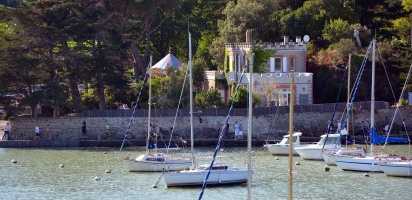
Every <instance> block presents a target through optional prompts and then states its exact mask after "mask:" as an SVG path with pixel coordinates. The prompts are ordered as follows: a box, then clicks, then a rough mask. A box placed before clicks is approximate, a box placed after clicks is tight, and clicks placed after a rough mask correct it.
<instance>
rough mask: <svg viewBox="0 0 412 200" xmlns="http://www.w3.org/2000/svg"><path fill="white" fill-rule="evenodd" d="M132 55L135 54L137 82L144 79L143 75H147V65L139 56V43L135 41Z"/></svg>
mask: <svg viewBox="0 0 412 200" xmlns="http://www.w3.org/2000/svg"><path fill="white" fill-rule="evenodd" d="M131 49H132V54H133V58H134V59H133V71H134V74H133V78H134V80H135V81H137V80H141V79H143V75H144V74H146V71H145V67H144V66H145V63H144V61H143V58H142V56H140V54H139V50H138V49H137V42H136V41H134V42H133V44H132V46H131Z"/></svg>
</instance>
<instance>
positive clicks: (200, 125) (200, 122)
mask: <svg viewBox="0 0 412 200" xmlns="http://www.w3.org/2000/svg"><path fill="white" fill-rule="evenodd" d="M202 122H203V120H202V118H201V117H200V116H199V128H200V130H201V131H203V129H202Z"/></svg>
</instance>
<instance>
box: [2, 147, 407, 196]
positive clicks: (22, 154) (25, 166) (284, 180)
mask: <svg viewBox="0 0 412 200" xmlns="http://www.w3.org/2000/svg"><path fill="white" fill-rule="evenodd" d="M223 149H224V150H222V151H219V154H218V156H219V157H218V159H217V160H216V162H219V161H222V162H226V163H228V164H230V165H232V166H246V164H247V163H246V162H247V151H246V148H245V147H231V148H224V147H223ZM378 149H380V148H379V147H378ZM213 151H214V148H200V149H196V157H197V161H198V162H199V163H200V164H206V163H210V161H211V157H212V155H213ZM393 151H395V153H397V154H400V155H406V154H407V152H408V146H407V145H393V146H387V147H386V149H385V152H393ZM104 152H106V153H104ZM118 152H119V148H102V147H99V148H0V180H1V184H0V199H4V200H13V199H100V200H102V199H145V200H146V199H149V200H151V199H153V200H154V199H182V200H183V199H184V200H186V199H198V197H199V194H200V192H201V188H167V187H166V185H165V183H164V180H163V179H162V178H161V174H162V173H135V172H134V173H132V172H128V171H127V168H126V166H125V163H124V161H123V158H124V156H125V155H130V157H136V156H137V155H140V154H142V153H144V149H138V151H136V150H135V149H133V148H126V149H123V150H122V152H120V153H118ZM275 158H276V156H273V155H270V153H269V152H268V151H267V149H265V148H255V149H253V153H252V166H253V182H252V188H251V191H252V193H251V194H252V199H256V200H257V199H288V198H289V173H288V169H289V165H288V162H289V161H288V157H278V158H279V160H276V159H275ZM13 159H14V160H16V161H17V163H12V162H11V161H12V160H13ZM296 162H300V165H295V163H296ZM293 163H294V165H293V199H317V200H319V199H391V200H396V199H409V198H410V197H411V196H412V187H411V185H412V179H410V178H397V177H388V176H385V175H384V174H383V173H370V174H369V177H365V176H364V174H365V173H363V172H348V171H342V170H340V169H339V168H338V167H334V166H332V167H331V170H330V171H329V172H326V171H325V170H324V166H325V163H324V162H323V161H307V160H302V159H301V158H300V157H296V156H295V157H293ZM61 164H63V165H64V167H63V166H60V165H61ZM106 170H111V173H106ZM96 177H99V178H100V181H96V180H95V178H96ZM158 180H160V181H159V183H158V184H157V186H158V187H157V188H153V187H152V186H153V185H155V184H156V182H157V181H158ZM246 197H247V186H246V184H243V185H236V186H229V187H226V186H225V187H207V188H206V190H205V192H204V195H203V199H210V200H216V199H224V200H240V199H246Z"/></svg>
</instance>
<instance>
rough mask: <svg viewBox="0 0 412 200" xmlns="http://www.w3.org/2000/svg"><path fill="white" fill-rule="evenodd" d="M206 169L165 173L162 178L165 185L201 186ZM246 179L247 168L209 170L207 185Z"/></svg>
mask: <svg viewBox="0 0 412 200" xmlns="http://www.w3.org/2000/svg"><path fill="white" fill-rule="evenodd" d="M207 173H208V171H207V170H202V171H192V170H188V171H181V172H170V173H165V174H164V175H163V178H164V180H165V182H166V185H167V187H183V186H185V187H187V186H193V187H195V186H202V185H203V182H204V180H205V177H206V175H207ZM247 179H248V171H247V168H233V170H231V171H211V173H210V175H209V178H208V181H207V185H214V186H217V185H233V184H241V183H246V182H247Z"/></svg>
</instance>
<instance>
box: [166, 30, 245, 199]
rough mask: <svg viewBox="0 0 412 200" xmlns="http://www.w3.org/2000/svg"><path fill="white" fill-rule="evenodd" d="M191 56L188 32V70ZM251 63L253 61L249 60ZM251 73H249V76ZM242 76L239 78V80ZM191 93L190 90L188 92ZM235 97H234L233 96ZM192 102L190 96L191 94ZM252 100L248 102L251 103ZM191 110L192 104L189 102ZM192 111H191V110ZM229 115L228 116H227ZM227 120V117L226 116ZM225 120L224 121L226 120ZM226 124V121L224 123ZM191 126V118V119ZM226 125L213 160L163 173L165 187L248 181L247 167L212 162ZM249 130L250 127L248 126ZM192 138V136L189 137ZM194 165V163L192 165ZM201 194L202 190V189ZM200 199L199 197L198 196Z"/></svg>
mask: <svg viewBox="0 0 412 200" xmlns="http://www.w3.org/2000/svg"><path fill="white" fill-rule="evenodd" d="M191 59H192V57H191V35H190V33H189V67H190V72H192V71H191V68H192V60H191ZM251 63H253V62H252V61H251ZM251 77H252V75H251V74H250V78H251ZM241 80H242V78H240V81H241ZM192 81H193V80H192V75H191V73H190V83H192ZM249 92H251V87H249ZM190 94H191V95H192V92H191V93H190ZM234 99H235V98H234ZM190 100H191V102H192V100H193V99H192V96H191V99H190ZM251 103H252V102H249V104H251ZM190 105H191V108H190V109H191V110H192V106H193V104H192V103H191V104H190ZM191 113H193V112H191ZM251 116H252V113H251V112H250V110H249V118H251ZM228 117H229V116H228ZM227 120H228V118H227ZM227 120H226V122H227ZM225 124H226V123H225ZM191 126H193V125H192V120H191ZM225 128H226V126H225V127H224V128H223V130H222V131H221V133H220V138H219V142H218V145H217V147H216V150H215V153H214V157H213V160H212V162H211V164H205V165H199V166H197V167H195V168H192V169H190V170H183V171H179V172H169V173H165V174H164V175H163V178H164V180H165V183H166V186H167V187H182V186H203V187H202V188H205V187H206V185H205V184H207V185H232V184H241V183H246V182H247V181H248V176H249V171H248V168H235V167H230V166H229V165H227V164H225V163H214V159H215V157H216V154H217V150H218V149H219V146H220V141H221V140H222V137H223V133H224V132H225ZM249 130H250V127H249ZM249 134H250V133H249ZM191 138H192V140H193V137H191ZM250 138H251V137H248V142H249V141H250ZM191 144H192V145H191V146H192V152H193V142H192V143H191ZM193 166H194V165H193ZM202 194H203V191H202ZM199 199H200V198H199Z"/></svg>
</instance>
